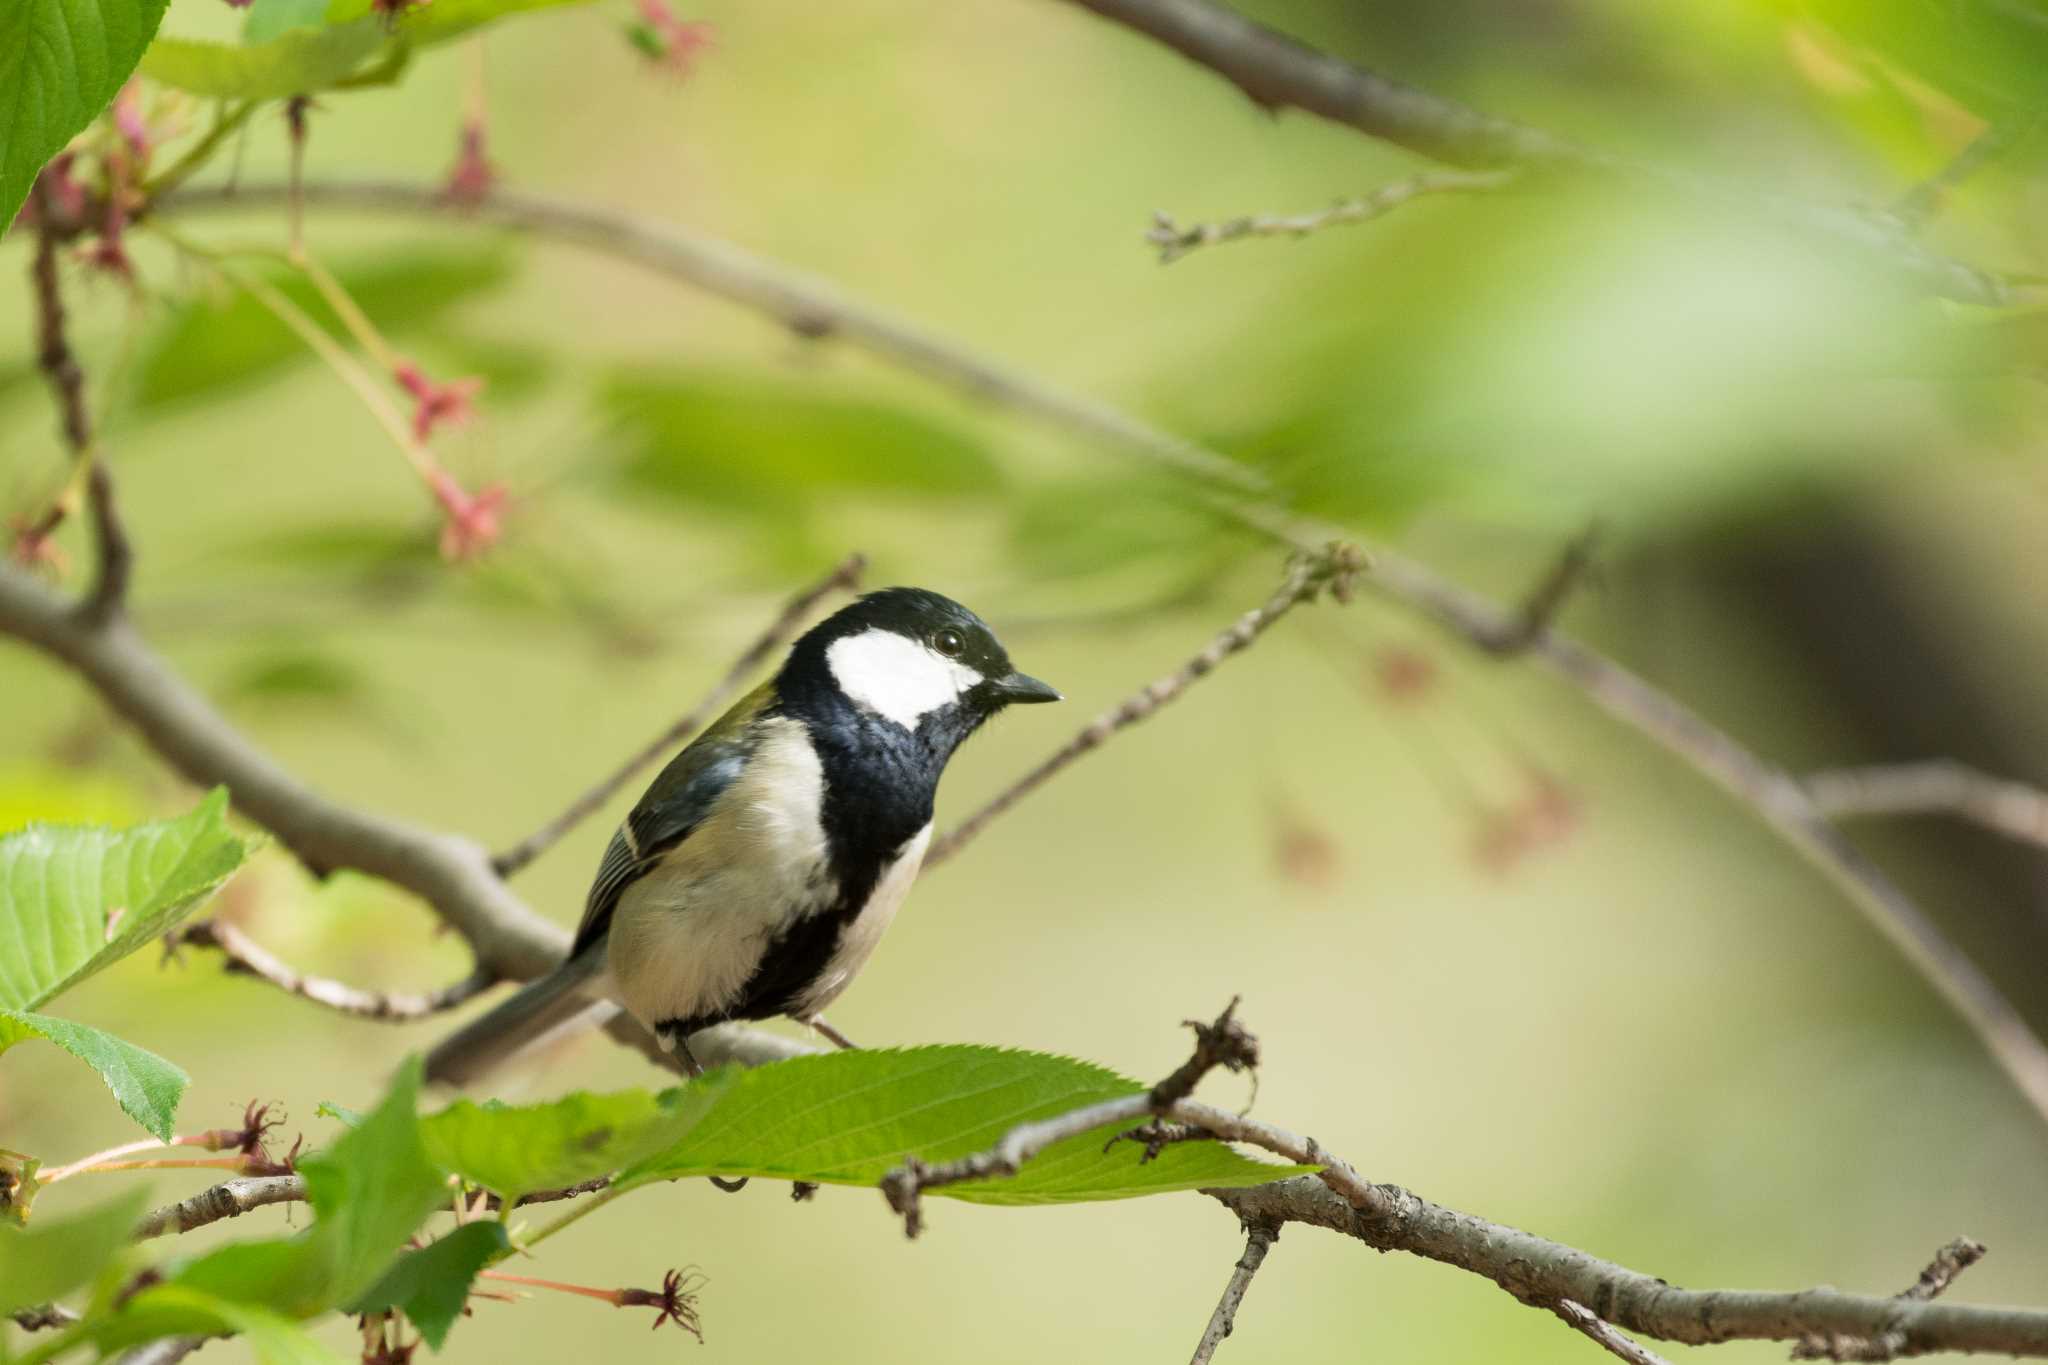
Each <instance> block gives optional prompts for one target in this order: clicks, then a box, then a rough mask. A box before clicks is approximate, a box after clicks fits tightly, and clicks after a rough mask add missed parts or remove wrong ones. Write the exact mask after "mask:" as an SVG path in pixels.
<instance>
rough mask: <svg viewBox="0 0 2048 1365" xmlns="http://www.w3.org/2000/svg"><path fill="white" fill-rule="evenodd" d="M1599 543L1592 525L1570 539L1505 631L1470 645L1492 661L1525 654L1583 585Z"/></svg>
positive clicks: (1597, 530)
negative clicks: (1490, 655) (1475, 646)
mask: <svg viewBox="0 0 2048 1365" xmlns="http://www.w3.org/2000/svg"><path fill="white" fill-rule="evenodd" d="M1599 543H1600V527H1599V525H1598V524H1597V523H1596V524H1594V525H1591V526H1588V527H1587V528H1586V529H1585V530H1583V531H1581V532H1580V533H1579V534H1578V535H1576V536H1574V537H1572V539H1571V540H1570V542H1568V543H1567V544H1566V545H1565V547H1564V549H1563V551H1562V552H1560V553H1559V554H1558V557H1557V561H1556V562H1555V563H1553V564H1552V565H1551V566H1550V571H1549V572H1548V573H1546V574H1544V575H1543V577H1542V578H1541V579H1540V580H1538V582H1537V584H1536V586H1535V587H1533V588H1531V589H1530V590H1529V595H1528V596H1527V597H1525V598H1523V599H1522V606H1521V610H1520V611H1518V612H1516V613H1515V616H1514V618H1513V619H1512V620H1510V621H1508V622H1507V623H1506V624H1505V628H1504V629H1503V630H1501V631H1500V633H1499V634H1497V635H1495V636H1494V637H1493V638H1491V639H1485V640H1474V641H1473V643H1474V644H1476V645H1478V646H1479V647H1480V648H1481V649H1484V650H1485V651H1486V652H1487V653H1489V654H1492V655H1494V656H1495V657H1496V658H1503V659H1505V658H1511V657H1513V656H1514V655H1517V654H1521V653H1525V652H1526V651H1527V650H1528V648H1529V646H1531V645H1533V644H1535V643H1536V642H1537V641H1538V640H1539V639H1541V638H1542V637H1543V635H1544V632H1546V631H1548V630H1549V629H1550V625H1551V622H1553V621H1555V620H1556V619H1557V614H1558V613H1559V612H1560V611H1563V610H1564V604H1565V603H1566V602H1568V601H1570V600H1571V595H1572V592H1573V590H1575V589H1576V588H1577V587H1578V586H1579V584H1580V583H1582V582H1584V581H1585V578H1586V575H1587V574H1588V573H1589V572H1590V571H1591V570H1592V568H1593V551H1594V549H1595V548H1596V547H1597V546H1598V545H1599Z"/></svg>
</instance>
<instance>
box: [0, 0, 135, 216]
mask: <svg viewBox="0 0 2048 1365" xmlns="http://www.w3.org/2000/svg"><path fill="white" fill-rule="evenodd" d="M168 3H169V0H6V2H5V3H4V4H0V230H4V229H5V228H6V226H7V225H8V224H10V223H12V222H13V221H14V215H15V214H16V213H17V212H19V211H20V209H21V205H22V202H23V201H24V200H25V199H27V198H28V191H29V186H31V185H32V184H34V183H35V178H36V172H37V171H39V170H41V169H42V168H43V163H44V162H46V161H48V160H49V159H50V158H51V157H53V156H55V155H56V154H57V153H59V152H61V151H63V150H64V144H65V143H67V142H69V141H70V140H71V139H72V137H73V135H75V134H77V133H78V132H80V131H81V130H83V129H84V128H85V126H86V125H87V124H89V123H91V122H92V121H93V120H94V119H95V118H98V117H99V114H100V111H101V110H102V109H105V108H106V107H107V104H108V102H109V101H111V100H112V99H113V98H114V96H115V95H116V94H117V93H118V92H119V91H120V89H121V84H122V82H124V81H126V80H127V79H128V76H129V74H130V73H131V72H133V71H134V70H135V63H136V62H137V61H138V60H139V59H140V58H141V56H142V51H143V49H144V48H146V47H148V46H149V40H150V39H151V38H152V37H154V36H155V35H156V30H157V25H158V24H160V23H162V22H163V18H164V8H165V6H166V5H167V4H168Z"/></svg>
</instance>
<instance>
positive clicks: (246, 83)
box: [142, 19, 385, 100]
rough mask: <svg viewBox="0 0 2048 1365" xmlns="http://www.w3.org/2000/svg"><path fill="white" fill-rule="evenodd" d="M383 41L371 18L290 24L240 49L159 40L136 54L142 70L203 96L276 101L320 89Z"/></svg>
mask: <svg viewBox="0 0 2048 1365" xmlns="http://www.w3.org/2000/svg"><path fill="white" fill-rule="evenodd" d="M384 41H385V33H384V29H383V26H382V25H380V24H379V23H378V22H377V21H376V20H374V19H363V20H359V21H357V22H356V23H353V24H342V25H340V26H338V27H335V28H293V29H290V30H289V31H287V32H284V33H280V34H278V35H277V36H276V37H274V38H272V39H270V40H269V41H267V42H260V43H251V44H249V45H247V46H242V47H237V46H234V45H232V44H229V43H211V42H206V41H203V40H200V39H196V38H159V39H157V40H156V41H155V42H154V43H152V44H150V48H149V51H148V52H147V53H146V54H144V56H143V58H142V74H143V75H145V76H147V77H149V78H150V79H151V80H153V81H157V82H159V83H161V84H164V85H168V86H171V87H173V88H174V89H178V90H183V91H186V92H187V93H189V94H193V95H199V96H202V97H204V98H206V99H218V100H281V99H285V98H287V97H289V96H292V95H304V94H311V93H313V92H315V91H319V90H325V89H326V88H327V87H328V86H330V85H333V84H334V83H335V82H336V81H338V80H341V79H342V78H343V77H345V76H349V75H352V74H353V73H354V72H355V71H356V69H357V68H359V67H360V66H362V64H363V63H364V62H365V61H367V60H368V59H369V57H370V54H372V53H373V52H375V51H376V50H377V49H378V48H379V47H381V46H383V44H384Z"/></svg>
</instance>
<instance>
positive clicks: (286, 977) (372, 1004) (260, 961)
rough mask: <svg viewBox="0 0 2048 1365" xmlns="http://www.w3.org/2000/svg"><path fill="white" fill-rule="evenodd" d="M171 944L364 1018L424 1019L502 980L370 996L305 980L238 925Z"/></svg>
mask: <svg viewBox="0 0 2048 1365" xmlns="http://www.w3.org/2000/svg"><path fill="white" fill-rule="evenodd" d="M171 941H172V942H174V943H176V944H178V945H180V946H184V947H194V948H215V949H218V950H219V951H220V952H221V954H222V955H223V956H224V957H226V959H227V969H228V970H229V971H230V972H240V973H243V974H245V975H248V976H254V977H260V978H261V979H263V980H265V981H268V982H269V983H270V984H271V985H273V986H276V987H277V988H278V989H279V990H282V991H287V992H289V993H290V994H292V995H296V996H300V997H302V998H303V999H306V1000H311V1001H312V1002H313V1003H314V1004H316V1005H325V1006H326V1007H327V1008H329V1009H331V1010H339V1011H341V1012H342V1013H343V1014H353V1015H355V1016H357V1017H358V1018H363V1019H387V1020H392V1021H395V1022H405V1021H407V1020H413V1019H424V1018H426V1017H427V1016H429V1015H433V1014H439V1013H441V1012H442V1011H443V1010H451V1009H454V1008H455V1007H456V1006H457V1005H460V1004H462V1003H463V1002H464V1001H466V1000H468V999H470V998H471V997H473V996H475V995H477V994H479V993H480V992H482V991H486V990H488V989H490V987H491V986H493V985H495V984H496V982H497V980H498V978H497V976H496V975H494V974H493V973H491V972H488V971H484V970H481V969H479V970H477V971H474V972H471V973H470V974H469V975H468V976H466V977H464V978H463V979H462V980H460V981H458V982H456V983H455V984H454V985H452V986H443V987H441V988H440V989H439V990H435V991H427V992H425V993H413V992H405V991H366V990H363V989H361V988H360V987H357V986H350V985H347V984H345V983H343V982H340V981H329V980H326V979H325V978H322V977H317V976H305V975H303V974H301V973H300V972H298V971H297V970H296V969H294V968H293V967H292V966H290V965H289V964H288V963H286V962H285V961H284V960H283V959H281V958H279V957H278V956H277V955H276V954H274V953H272V952H271V951H270V950H269V949H268V948H265V947H264V946H263V945H262V944H260V943H257V942H256V941H255V940H253V939H251V938H250V937H249V936H248V935H247V934H244V933H243V932H242V931H241V930H239V929H237V928H236V927H235V926H234V925H232V924H229V923H227V922H225V921H223V920H216V919H203V920H199V921H197V922H196V923H193V924H188V925H186V926H185V927H184V928H183V929H181V930H179V931H178V932H177V933H176V934H175V935H173V936H172V940H171Z"/></svg>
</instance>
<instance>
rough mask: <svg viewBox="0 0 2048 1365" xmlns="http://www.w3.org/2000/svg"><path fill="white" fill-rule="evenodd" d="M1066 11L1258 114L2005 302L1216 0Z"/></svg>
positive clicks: (1894, 254)
mask: <svg viewBox="0 0 2048 1365" xmlns="http://www.w3.org/2000/svg"><path fill="white" fill-rule="evenodd" d="M1071 3H1073V4H1076V5H1078V6H1080V7H1081V8H1083V9H1086V10H1090V11H1092V12H1094V13H1095V14H1097V15H1100V16H1101V17H1102V18H1104V19H1108V20H1111V21H1113V22H1115V23H1118V24H1122V25H1123V26H1124V27H1126V28H1129V29H1131V30H1133V31H1135V32H1138V33H1142V34H1144V35H1145V36H1146V37H1148V38H1151V39H1153V40H1154V41H1156V42H1159V43H1161V44H1163V45H1165V46H1166V47H1169V48H1172V49H1173V50H1174V51H1175V52H1178V53H1179V54H1180V55H1181V56H1183V57H1185V58H1187V59H1188V60H1189V61H1191V62H1193V63H1195V64H1196V65H1198V66H1202V67H1206V68H1208V69H1209V70H1211V71H1213V72H1215V73H1216V74H1217V75H1219V76H1221V77H1222V78H1223V79H1224V80H1226V81H1228V82H1230V83H1231V84H1232V85H1234V86H1236V87H1237V88H1238V89H1239V90H1240V91H1242V92H1243V93H1244V95H1245V96H1246V97H1247V98H1248V99H1250V100H1251V101H1252V102H1253V103H1255V104H1257V105H1258V106H1259V107H1260V108H1262V109H1269V110H1279V109H1289V108H1292V109H1299V110H1301V111H1303V112H1304V113H1309V114H1314V115H1316V116H1317V117H1319V118H1323V119H1327V120H1329V121H1330V122H1332V123H1337V124H1341V125H1343V126H1345V127H1347V128H1351V129H1354V130H1356V131H1358V132H1360V133H1363V134H1365V135H1366V136H1367V137H1370V138H1373V139H1375V140H1377V141H1380V142H1386V143H1390V144H1392V145H1393V146H1396V147H1401V148H1405V149H1406V150H1408V151H1411V152H1415V153H1417V154H1419V155H1421V156H1425V157H1428V158H1429V159H1430V160H1432V161H1438V162H1442V163H1444V164H1445V165H1449V166H1457V167H1464V168H1468V169H1501V168H1506V167H1523V168H1526V169H1528V170H1530V171H1558V170H1565V171H1591V172H1596V173H1599V174H1605V175H1611V176H1625V177H1627V178H1628V179H1630V180H1632V181H1635V182H1638V183H1641V184H1644V185H1647V186H1650V187H1652V188H1655V189H1658V190H1661V191H1664V192H1667V193H1670V192H1675V193H1678V194H1682V195H1684V196H1685V197H1687V198H1688V199H1690V200H1692V201H1694V202H1697V203H1699V204H1701V205H1702V206H1704V207H1707V208H1710V209H1725V208H1726V207H1728V206H1729V205H1731V204H1733V205H1738V206H1740V205H1746V206H1747V207H1748V208H1749V209H1750V210H1751V211H1752V212H1756V213H1761V214H1762V215H1763V216H1765V217H1766V218H1769V219H1771V220H1774V221H1777V222H1780V223H1783V224H1785V225H1786V226H1789V227H1795V228H1798V229H1800V230H1803V231H1806V232H1810V233H1814V234H1817V235H1825V236H1828V237H1831V238H1834V239H1836V240H1838V241H1844V242H1848V243H1852V244H1854V245H1856V246H1858V247H1860V248H1862V249H1864V250H1866V251H1869V252H1871V253H1873V254H1876V255H1879V256H1882V257H1885V258H1888V259H1890V260H1891V261H1893V262H1894V263H1896V264H1897V265H1898V266H1900V267H1901V268H1902V269H1904V270H1905V271H1907V272H1908V273H1909V274H1911V275H1914V276H1916V277H1918V278H1919V279H1920V280H1922V281H1923V282H1924V283H1925V284H1926V286H1927V287H1928V288H1929V289H1931V290H1933V291H1934V292H1935V293H1937V294H1940V295H1941V296H1943V297H1945V298H1950V299H1954V300H1956V301H1958V302H1962V303H1973V304H1979V305H1985V306H1991V307H2005V306H2008V305H2010V304H2012V303H2013V302H2015V294H2014V290H2013V288H2012V286H2011V285H2010V284H2008V283H2007V282H2006V281H2005V280H2003V279H2001V278H1999V277H1998V276H1996V275H1994V274H1991V273H1990V272H1988V271H1984V270H1980V269H1978V268H1977V267H1975V266H1972V265H1968V264H1966V263H1964V262H1961V261H1957V260H1954V259H1951V258H1949V257H1946V256H1942V255H1940V254H1939V253H1937V252H1935V251H1932V250H1930V249H1929V248H1928V247H1927V246H1925V245H1924V244H1922V243H1921V242H1919V241H1917V240H1916V239H1915V238H1914V235H1913V230H1912V224H1910V223H1907V222H1906V221H1904V220H1902V219H1900V218H1899V217H1898V216H1896V215H1892V214H1884V213H1875V212H1871V211H1868V210H1864V209H1857V208H1837V207H1834V206H1831V205H1825V204H1814V203H1808V202H1803V201H1799V200H1793V199H1788V198H1784V197H1781V196H1768V197H1767V196H1758V195H1754V194H1748V195H1745V194H1743V193H1741V192H1739V191H1737V190H1734V189H1732V188H1730V187H1727V186H1723V185H1717V184H1713V183H1710V182H1706V181H1703V180H1701V179H1699V178H1697V177H1694V176H1692V175H1690V174H1687V173H1684V172H1681V171H1677V170H1674V169H1670V168H1666V167H1663V166H1647V165H1641V164H1637V163H1633V162H1629V161H1627V160H1624V159H1623V158H1621V157H1617V156H1613V155H1611V154H1608V153H1606V152H1601V151H1596V150H1594V149H1592V148H1589V147H1586V146H1583V145H1582V144H1579V143H1576V142H1572V141H1569V140H1567V139H1565V138H1561V137H1557V136H1555V135H1554V134H1551V133H1547V132H1544V131H1542V130H1540V129H1537V128H1531V127H1529V126H1528V125H1527V124H1522V123H1516V122H1514V121H1512V120H1510V119H1503V118H1496V117H1494V116H1492V115H1490V114H1484V113H1481V112H1480V111H1478V110H1477V109H1473V108H1471V107H1469V106H1467V105H1463V104H1460V103H1458V102H1457V101H1455V100H1451V99H1446V98H1444V97H1443V96H1441V95H1436V94H1432V93H1431V92H1429V91H1426V90H1421V89H1418V88H1417V87H1415V86H1412V85H1408V84H1405V83H1404V82H1401V81H1398V80H1394V79H1392V78H1391V77H1388V76H1383V75H1381V74H1380V73H1378V72H1376V71H1369V70H1367V69H1365V68H1364V67H1359V66H1353V65H1352V64H1351V63H1349V62H1346V61H1343V60H1341V59H1339V58H1337V57H1333V56H1331V55H1330V54H1329V53H1326V52H1319V51H1317V50H1316V49H1314V48H1311V47H1308V46H1306V45H1304V44H1302V43H1299V42H1297V41H1295V40H1294V39H1292V38H1289V37H1287V36H1286V35H1285V34H1282V33H1278V32H1276V31H1274V30H1273V29H1270V28H1267V27H1265V26H1264V25H1263V24H1258V23H1254V22H1253V21H1251V20H1250V19H1247V18H1245V17H1244V16H1242V15H1240V14H1238V13H1236V12H1235V11H1233V10H1230V9H1226V8H1225V7H1223V6H1222V5H1219V4H1216V3H1214V0H1071Z"/></svg>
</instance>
